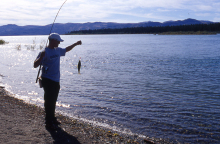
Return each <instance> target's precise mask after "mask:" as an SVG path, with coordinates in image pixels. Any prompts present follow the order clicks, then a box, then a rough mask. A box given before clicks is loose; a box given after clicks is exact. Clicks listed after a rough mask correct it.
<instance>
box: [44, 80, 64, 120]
mask: <svg viewBox="0 0 220 144" xmlns="http://www.w3.org/2000/svg"><path fill="white" fill-rule="evenodd" d="M42 84H43V88H44V107H45V113H46V116H45V120H46V123H52V121H53V120H54V118H55V108H56V101H57V97H58V94H59V90H60V85H59V82H54V81H52V80H50V79H47V78H42Z"/></svg>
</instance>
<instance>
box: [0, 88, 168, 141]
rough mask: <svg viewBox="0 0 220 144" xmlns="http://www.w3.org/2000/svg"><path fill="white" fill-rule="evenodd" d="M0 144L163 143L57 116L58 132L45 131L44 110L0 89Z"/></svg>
mask: <svg viewBox="0 0 220 144" xmlns="http://www.w3.org/2000/svg"><path fill="white" fill-rule="evenodd" d="M0 115H1V117H0V124H1V127H0V140H1V143H55V144H59V143H60V144H66V143H70V144H92V143H97V144H104V143H110V144H112V143H120V144H121V143H122V144H123V143H124V144H125V143H126V144H127V143H135V144H138V143H143V144H146V143H164V142H163V141H159V140H156V139H152V138H151V139H150V138H145V139H143V138H139V137H137V136H130V135H123V134H119V133H117V132H112V131H111V130H108V129H105V128H100V127H95V126H92V125H90V124H88V123H84V122H81V121H78V120H74V119H71V118H69V117H65V116H62V115H60V114H56V116H57V118H58V120H60V121H61V122H62V124H61V125H60V127H59V128H58V129H57V130H54V131H51V130H46V129H45V124H44V110H43V108H41V107H38V106H36V105H33V104H27V103H25V102H24V101H22V100H19V99H17V98H14V97H12V96H10V94H9V93H8V92H7V91H5V90H4V88H3V87H0Z"/></svg>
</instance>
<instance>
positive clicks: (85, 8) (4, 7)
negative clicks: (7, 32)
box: [0, 0, 220, 25]
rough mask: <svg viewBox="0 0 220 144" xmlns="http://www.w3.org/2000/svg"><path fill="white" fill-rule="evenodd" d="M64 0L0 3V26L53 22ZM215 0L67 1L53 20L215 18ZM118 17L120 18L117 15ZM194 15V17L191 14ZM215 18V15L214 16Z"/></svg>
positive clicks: (29, 0)
mask: <svg viewBox="0 0 220 144" xmlns="http://www.w3.org/2000/svg"><path fill="white" fill-rule="evenodd" d="M63 2H64V0H62V1H61V0H44V1H42V0H7V1H5V0H4V1H2V2H1V5H0V19H1V21H0V25H4V24H9V23H14V24H18V25H30V24H34V25H46V24H49V23H52V22H53V20H54V18H55V16H56V14H57V12H58V10H59V8H60V6H61V5H62V4H63ZM219 6H220V2H218V0H194V1H192V0H166V1H165V0H67V2H66V3H65V4H64V6H63V8H62V9H61V11H60V13H59V16H58V17H57V20H56V22H59V23H66V22H94V21H109V22H110V21H114V22H141V21H149V20H151V21H166V20H176V19H180V18H188V13H194V14H192V15H191V16H195V17H196V16H199V17H201V18H202V17H204V18H205V19H207V16H208V14H210V18H209V19H207V20H211V19H214V17H211V16H212V13H218V12H219V11H220V10H218V9H219ZM119 16H120V18H119ZM192 18H193V17H192ZM215 19H216V18H215Z"/></svg>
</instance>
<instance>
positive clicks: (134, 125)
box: [0, 35, 220, 143]
mask: <svg viewBox="0 0 220 144" xmlns="http://www.w3.org/2000/svg"><path fill="white" fill-rule="evenodd" d="M46 38H47V36H7V37H3V36H2V37H0V39H4V40H5V41H8V42H9V44H6V45H1V46H0V49H1V53H0V57H1V61H0V66H1V70H0V74H1V77H0V81H1V85H4V86H5V87H6V88H7V90H9V91H10V92H12V93H14V94H15V97H18V98H20V99H23V100H25V101H27V102H30V103H34V104H37V105H39V106H43V89H40V88H39V87H38V84H36V83H35V80H36V75H37V71H38V69H34V68H33V62H34V60H35V58H36V57H37V55H38V53H39V52H40V51H41V50H40V49H39V47H40V45H41V44H42V43H43V41H46ZM62 38H63V39H64V40H65V41H64V42H63V43H61V44H60V47H66V46H68V45H70V44H72V43H74V42H76V41H78V40H82V43H83V45H81V46H77V47H75V48H74V49H73V50H72V51H70V52H68V53H67V54H66V56H65V57H63V58H61V82H60V83H61V91H60V94H59V98H58V103H57V111H59V112H62V113H64V114H66V115H68V116H71V117H73V118H75V119H80V120H83V121H86V122H89V123H92V124H94V125H98V126H103V127H107V128H110V129H113V130H117V131H121V132H123V133H129V134H138V135H139V136H147V137H157V138H162V139H168V140H169V141H172V142H174V143H177V142H180V143H187V142H188V143H219V142H220V129H219V128H220V123H219V120H220V35H199V36H196V35H195V36H191V35H190V36H160V35H86V36H62ZM19 46H20V50H18V49H19V48H18V47H19ZM31 46H32V47H34V50H29V49H30V47H31ZM80 57H81V63H82V68H81V73H80V74H78V70H77V64H78V61H79V58H80Z"/></svg>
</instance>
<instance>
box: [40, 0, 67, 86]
mask: <svg viewBox="0 0 220 144" xmlns="http://www.w3.org/2000/svg"><path fill="white" fill-rule="evenodd" d="M66 1H67V0H65V2H64V3H63V4H62V5H61V7H60V9H59V10H58V12H57V15H56V17H55V19H54V21H53V24H52V27H51V29H50V33H49V35H50V34H51V31H52V29H53V25H54V23H55V21H56V19H57V16H58V14H59V12H60V10H61V8H62V7H63V5H64V4H65V3H66ZM48 39H49V38H48ZM48 39H47V43H48ZM47 43H46V46H47ZM41 66H42V64H40V67H39V70H38V73H37V78H36V83H37V81H38V79H39V74H40V70H41Z"/></svg>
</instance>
